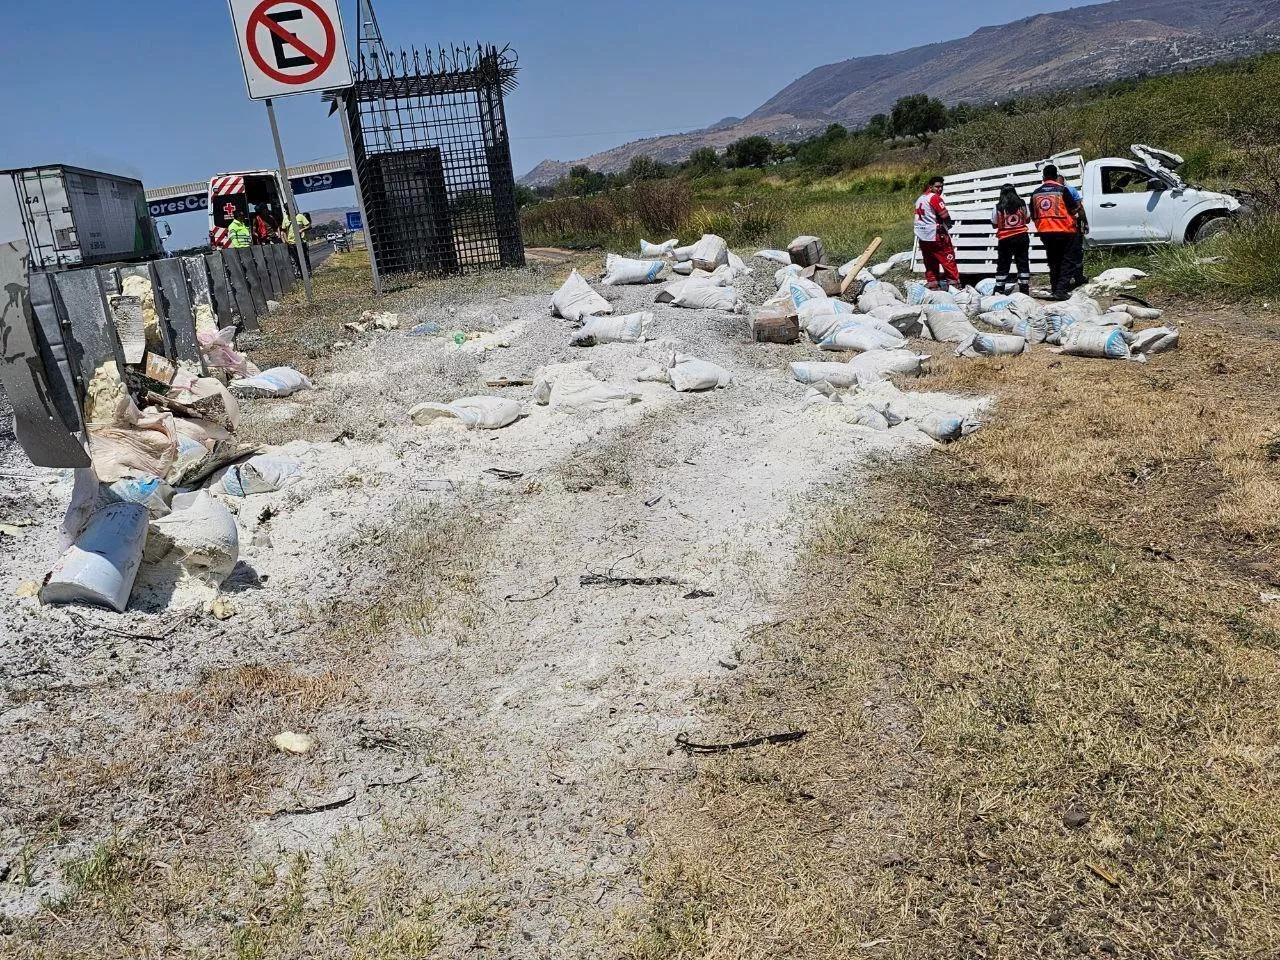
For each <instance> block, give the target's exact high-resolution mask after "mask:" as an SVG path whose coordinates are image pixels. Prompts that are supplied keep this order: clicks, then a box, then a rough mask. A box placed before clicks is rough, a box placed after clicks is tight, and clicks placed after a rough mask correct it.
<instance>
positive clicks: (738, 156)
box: [724, 136, 773, 169]
mask: <svg viewBox="0 0 1280 960" xmlns="http://www.w3.org/2000/svg"><path fill="white" fill-rule="evenodd" d="M772 156H773V144H772V143H770V142H769V140H768V138H767V137H761V136H755V137H744V138H743V139H741V140H738V141H736V142H734V143H731V144H729V146H728V148H726V150H725V152H724V159H725V163H726V164H727V165H728V166H729V167H730V168H732V169H738V168H740V167H763V166H764V165H765V164H766V163H768V162H769V160H770V158H771V157H772Z"/></svg>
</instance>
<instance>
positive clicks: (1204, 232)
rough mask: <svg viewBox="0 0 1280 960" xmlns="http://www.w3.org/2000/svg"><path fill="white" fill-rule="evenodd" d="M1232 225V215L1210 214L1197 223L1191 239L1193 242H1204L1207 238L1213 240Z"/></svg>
mask: <svg viewBox="0 0 1280 960" xmlns="http://www.w3.org/2000/svg"><path fill="white" fill-rule="evenodd" d="M1230 225H1231V218H1230V217H1223V216H1210V217H1208V218H1207V219H1204V220H1201V221H1200V222H1199V223H1198V224H1196V226H1195V228H1194V229H1193V230H1192V231H1191V237H1190V240H1191V242H1192V243H1204V241H1206V240H1212V239H1213V238H1214V237H1216V236H1218V235H1219V234H1222V233H1225V232H1226V229H1227V227H1229V226H1230Z"/></svg>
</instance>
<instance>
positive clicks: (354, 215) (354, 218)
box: [347, 210, 364, 230]
mask: <svg viewBox="0 0 1280 960" xmlns="http://www.w3.org/2000/svg"><path fill="white" fill-rule="evenodd" d="M347 229H348V230H363V229H364V219H363V218H362V217H361V216H360V211H359V210H352V211H350V212H349V213H348V214H347Z"/></svg>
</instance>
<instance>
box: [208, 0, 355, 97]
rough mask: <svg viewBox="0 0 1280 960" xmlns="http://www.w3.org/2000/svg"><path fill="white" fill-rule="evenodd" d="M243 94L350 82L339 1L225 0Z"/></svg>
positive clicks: (329, 87) (304, 89) (331, 87)
mask: <svg viewBox="0 0 1280 960" xmlns="http://www.w3.org/2000/svg"><path fill="white" fill-rule="evenodd" d="M228 3H229V4H230V7H231V20H232V23H234V24H235V28H236V40H237V42H238V44H239V47H240V59H241V61H242V62H243V64H244V77H245V82H246V84H247V85H248V87H249V97H250V99H253V100H267V99H270V98H272V97H287V96H290V95H291V94H295V93H312V92H315V91H321V90H337V89H341V88H344V87H349V86H351V84H352V77H351V64H350V61H348V59H347V42H346V38H345V37H344V36H343V33H342V16H341V14H340V12H339V9H338V3H339V0H228Z"/></svg>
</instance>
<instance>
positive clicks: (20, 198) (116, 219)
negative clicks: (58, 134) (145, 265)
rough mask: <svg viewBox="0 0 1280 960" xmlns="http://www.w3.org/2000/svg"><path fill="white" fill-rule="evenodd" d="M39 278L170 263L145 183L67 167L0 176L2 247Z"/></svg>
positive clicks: (1, 172)
mask: <svg viewBox="0 0 1280 960" xmlns="http://www.w3.org/2000/svg"><path fill="white" fill-rule="evenodd" d="M15 240H21V241H23V242H24V243H25V244H26V245H27V248H28V250H29V251H30V256H31V263H32V266H33V268H34V269H37V270H65V269H69V268H72V267H80V266H93V265H95V264H101V263H119V262H126V261H138V260H153V259H156V258H158V257H163V256H164V248H163V246H161V243H160V237H159V235H158V234H157V233H156V227H155V221H154V220H152V219H151V208H150V205H149V204H148V203H147V195H146V190H145V188H144V187H143V186H142V182H141V181H140V180H133V179H131V178H129V177H120V176H116V175H115V174H110V173H101V172H99V171H96V170H85V169H82V168H80V167H71V166H67V165H66V164H52V165H49V166H44V167H23V168H20V169H14V170H0V243H7V242H12V241H15Z"/></svg>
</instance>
